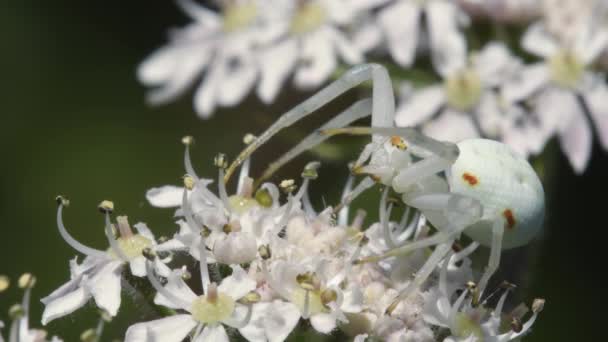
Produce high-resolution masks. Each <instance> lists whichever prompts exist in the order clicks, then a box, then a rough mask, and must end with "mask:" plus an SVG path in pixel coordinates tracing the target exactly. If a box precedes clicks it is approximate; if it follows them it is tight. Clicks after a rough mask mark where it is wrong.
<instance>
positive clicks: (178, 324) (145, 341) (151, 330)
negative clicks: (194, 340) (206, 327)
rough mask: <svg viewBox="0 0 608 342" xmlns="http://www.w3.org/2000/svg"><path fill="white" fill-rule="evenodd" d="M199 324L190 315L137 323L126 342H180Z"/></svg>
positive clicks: (130, 329)
mask: <svg viewBox="0 0 608 342" xmlns="http://www.w3.org/2000/svg"><path fill="white" fill-rule="evenodd" d="M197 324H198V323H197V322H196V321H195V320H193V319H192V316H190V315H175V316H170V317H166V318H161V319H157V320H154V321H150V322H145V323H137V324H134V325H132V326H130V327H129V329H127V333H126V336H125V342H156V341H158V342H160V341H162V342H180V341H182V340H183V339H184V338H186V336H188V334H189V333H190V331H192V329H194V327H196V325H197Z"/></svg>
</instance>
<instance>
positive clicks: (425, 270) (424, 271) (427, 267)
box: [386, 237, 453, 313]
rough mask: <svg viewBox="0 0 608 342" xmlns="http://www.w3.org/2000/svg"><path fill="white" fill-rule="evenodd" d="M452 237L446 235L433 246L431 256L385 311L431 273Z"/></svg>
mask: <svg viewBox="0 0 608 342" xmlns="http://www.w3.org/2000/svg"><path fill="white" fill-rule="evenodd" d="M452 242H453V239H452V238H449V237H446V239H445V241H444V242H442V243H441V244H439V245H437V247H435V250H434V251H433V253H432V254H431V256H430V257H429V258H428V259H427V260H426V262H425V263H424V265H422V267H421V268H420V270H418V272H416V275H415V277H414V279H413V280H412V281H411V282H410V283H409V284H408V285H407V287H406V288H405V289H403V290H401V291H400V292H399V295H397V297H396V298H395V299H394V300H393V302H392V303H391V305H389V306H388V308H387V310H386V311H387V312H388V313H391V312H392V311H393V310H394V309H395V308H397V305H398V304H399V302H400V301H402V300H404V299H406V298H407V297H408V296H409V295H410V294H412V292H413V291H414V290H416V289H417V288H419V287H420V286H421V285H422V284H423V283H424V282H425V281H426V280H427V279H428V277H429V276H430V275H431V273H433V271H434V270H435V268H436V267H437V265H438V264H439V263H440V262H441V260H443V258H444V257H445V256H446V255H447V254H448V252H449V251H450V250H451V248H452Z"/></svg>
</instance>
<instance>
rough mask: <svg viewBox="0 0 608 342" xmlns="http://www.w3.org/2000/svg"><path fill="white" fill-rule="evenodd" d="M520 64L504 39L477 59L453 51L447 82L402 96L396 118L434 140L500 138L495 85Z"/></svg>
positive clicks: (445, 76) (500, 117)
mask: <svg viewBox="0 0 608 342" xmlns="http://www.w3.org/2000/svg"><path fill="white" fill-rule="evenodd" d="M518 67H519V61H518V60H517V59H515V58H514V57H513V56H512V55H511V54H510V52H509V51H508V49H507V48H506V47H505V46H504V45H503V44H501V43H490V44H488V45H487V46H486V47H485V48H484V49H483V50H481V51H480V52H479V53H478V54H475V55H474V56H473V57H472V58H471V60H468V59H467V57H466V55H465V54H460V55H451V56H449V61H446V62H445V63H444V67H443V68H441V69H440V70H441V75H442V77H443V84H440V85H432V86H429V87H426V88H422V89H420V90H415V91H414V93H413V94H411V95H410V96H407V95H406V96H405V98H404V99H403V100H402V102H401V104H400V106H399V108H398V109H397V114H396V117H395V122H396V124H397V125H398V126H402V127H405V126H421V127H422V131H423V132H424V133H425V134H427V135H429V136H431V137H434V138H437V139H440V140H447V141H454V142H457V141H460V140H462V139H466V138H473V137H478V136H480V135H481V136H487V137H498V136H500V134H501V126H502V120H503V114H502V113H501V112H502V110H501V108H500V103H499V101H500V100H499V98H498V96H497V93H496V91H495V88H496V87H497V86H498V85H500V84H501V82H503V81H504V80H505V79H506V78H508V77H510V76H511V74H512V73H513V72H514V71H515V70H517V68H518Z"/></svg>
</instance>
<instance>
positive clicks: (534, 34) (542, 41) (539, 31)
mask: <svg viewBox="0 0 608 342" xmlns="http://www.w3.org/2000/svg"><path fill="white" fill-rule="evenodd" d="M521 45H522V47H523V48H524V50H526V51H528V52H530V53H533V54H535V55H537V56H539V57H545V58H548V57H550V56H552V55H553V54H555V53H556V52H557V51H558V49H559V46H558V43H557V42H556V41H555V38H554V37H552V36H551V34H550V33H549V32H547V30H546V29H545V27H544V26H543V25H542V24H540V23H536V24H533V25H532V26H530V27H529V28H528V30H527V31H526V33H524V36H523V37H522V41H521Z"/></svg>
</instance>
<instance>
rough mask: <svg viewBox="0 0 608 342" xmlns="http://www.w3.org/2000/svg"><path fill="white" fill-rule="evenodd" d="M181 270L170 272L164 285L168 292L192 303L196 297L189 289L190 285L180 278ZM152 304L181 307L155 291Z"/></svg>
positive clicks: (174, 307)
mask: <svg viewBox="0 0 608 342" xmlns="http://www.w3.org/2000/svg"><path fill="white" fill-rule="evenodd" d="M182 273H183V272H182V271H181V270H174V271H173V272H171V274H170V275H169V277H168V278H167V284H166V285H165V289H167V291H168V292H170V293H171V294H173V295H174V296H175V297H177V298H179V299H181V300H182V301H184V302H186V303H192V302H194V301H195V300H196V298H198V296H197V295H196V294H194V292H192V290H191V289H190V287H189V286H188V285H187V284H186V283H185V282H184V280H183V279H182ZM154 304H158V305H162V306H166V307H169V308H173V309H182V308H181V307H180V306H176V304H175V303H173V301H171V300H169V299H167V298H165V296H163V295H162V294H161V293H160V292H157V293H156V296H155V297H154Z"/></svg>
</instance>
